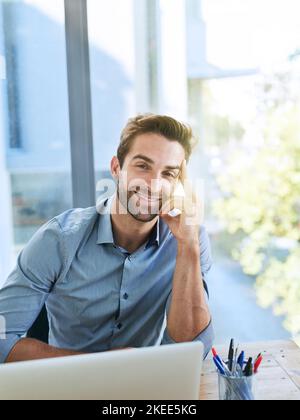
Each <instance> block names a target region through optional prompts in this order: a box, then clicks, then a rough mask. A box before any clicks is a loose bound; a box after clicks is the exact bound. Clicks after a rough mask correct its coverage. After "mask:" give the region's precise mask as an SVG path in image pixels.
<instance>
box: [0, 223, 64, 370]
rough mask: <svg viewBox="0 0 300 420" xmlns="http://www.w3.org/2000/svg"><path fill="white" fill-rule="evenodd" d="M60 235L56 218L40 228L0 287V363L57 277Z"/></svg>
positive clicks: (60, 264) (28, 324)
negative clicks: (0, 330)
mask: <svg viewBox="0 0 300 420" xmlns="http://www.w3.org/2000/svg"><path fill="white" fill-rule="evenodd" d="M60 236H61V235H60V227H59V225H58V223H57V221H56V220H55V219H53V220H52V221H50V222H49V223H47V224H46V225H44V226H43V227H42V228H41V229H39V230H38V232H37V233H36V234H35V235H34V236H33V237H32V239H31V240H30V242H29V243H28V245H27V246H26V247H25V248H24V250H23V251H22V252H21V253H20V255H19V257H18V260H17V264H16V267H15V269H14V270H13V272H12V273H11V274H10V276H9V277H8V279H7V280H6V282H5V283H4V286H3V287H2V288H1V289H0V320H1V321H2V322H1V325H2V334H0V363H4V362H5V361H6V359H7V357H8V355H9V353H10V352H11V350H12V349H13V347H14V346H15V345H16V344H17V342H18V341H19V340H20V339H21V338H22V337H23V336H24V335H25V334H26V333H27V331H28V330H29V329H30V327H31V326H32V324H33V323H34V321H35V320H36V318H37V317H38V315H39V313H40V311H41V309H42V307H43V305H44V303H45V301H46V299H47V297H48V295H49V293H50V292H51V290H52V288H53V286H54V284H55V282H56V280H57V279H58V278H59V275H60V273H61V271H62V268H63V262H64V256H63V247H62V246H61V242H60Z"/></svg>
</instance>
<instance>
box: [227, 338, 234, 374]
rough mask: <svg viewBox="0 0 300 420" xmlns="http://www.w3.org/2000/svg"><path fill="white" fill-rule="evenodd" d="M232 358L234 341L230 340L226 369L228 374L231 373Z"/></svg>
mask: <svg viewBox="0 0 300 420" xmlns="http://www.w3.org/2000/svg"><path fill="white" fill-rule="evenodd" d="M233 358H234V340H233V339H232V340H231V341H230V346H229V353H228V368H229V370H230V372H232V367H233Z"/></svg>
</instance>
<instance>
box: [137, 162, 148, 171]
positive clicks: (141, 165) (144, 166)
mask: <svg viewBox="0 0 300 420" xmlns="http://www.w3.org/2000/svg"><path fill="white" fill-rule="evenodd" d="M137 167H138V168H141V169H145V170H146V169H148V165H146V164H145V163H139V164H138V165H137Z"/></svg>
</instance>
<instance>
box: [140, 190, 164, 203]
mask: <svg viewBox="0 0 300 420" xmlns="http://www.w3.org/2000/svg"><path fill="white" fill-rule="evenodd" d="M135 194H136V195H137V196H138V197H139V198H140V199H142V200H143V201H147V202H148V203H153V204H157V203H160V201H161V199H160V197H152V196H149V195H148V194H143V193H141V192H140V191H135Z"/></svg>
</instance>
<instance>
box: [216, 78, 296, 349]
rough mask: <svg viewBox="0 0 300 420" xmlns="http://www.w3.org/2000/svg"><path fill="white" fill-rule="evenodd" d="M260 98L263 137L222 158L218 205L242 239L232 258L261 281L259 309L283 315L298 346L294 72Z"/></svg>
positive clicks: (258, 285)
mask: <svg viewBox="0 0 300 420" xmlns="http://www.w3.org/2000/svg"><path fill="white" fill-rule="evenodd" d="M295 86H298V90H297V89H295ZM261 95H262V101H261V104H262V109H261V110H260V115H261V120H262V127H263V129H262V131H263V135H262V139H261V141H260V142H259V141H255V142H254V143H253V144H252V145H249V142H248V143H247V144H243V142H242V143H240V142H238V143H237V147H236V149H235V151H232V148H231V151H230V153H228V155H227V157H226V154H224V159H225V162H223V163H224V164H223V165H222V172H220V173H219V175H218V186H219V187H220V189H221V191H222V198H220V199H219V200H217V201H216V203H215V206H214V207H215V212H216V214H217V215H218V217H219V219H220V220H221V222H223V223H224V225H225V227H226V230H227V231H228V232H229V233H230V234H232V235H236V234H237V233H238V234H242V238H243V239H242V240H241V241H238V242H236V243H235V246H234V250H233V256H234V258H235V259H236V260H238V261H239V263H240V264H241V266H242V268H243V270H244V272H245V273H247V274H249V275H252V276H255V277H256V278H257V281H256V291H257V296H258V301H259V303H260V304H261V305H262V306H263V307H269V306H272V307H273V309H274V312H275V314H277V315H283V316H284V317H285V327H286V328H287V329H288V331H290V332H291V333H292V334H293V336H294V337H295V338H296V339H298V340H299V342H300V95H299V84H297V81H296V80H295V78H294V74H293V72H291V73H284V74H279V75H276V76H274V77H272V78H271V79H269V80H267V81H265V83H264V84H263V86H262V89H261ZM297 96H298V97H297ZM255 140H257V139H255ZM233 237H234V236H233Z"/></svg>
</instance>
